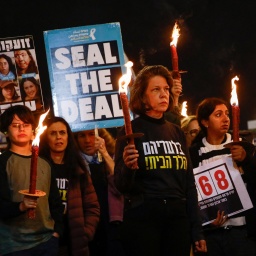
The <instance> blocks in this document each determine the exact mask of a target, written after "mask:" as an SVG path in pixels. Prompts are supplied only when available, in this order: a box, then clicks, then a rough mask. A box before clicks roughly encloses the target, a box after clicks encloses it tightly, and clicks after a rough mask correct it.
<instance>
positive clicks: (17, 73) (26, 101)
mask: <svg viewBox="0 0 256 256" xmlns="http://www.w3.org/2000/svg"><path fill="white" fill-rule="evenodd" d="M13 105H25V106H27V107H29V108H30V109H31V110H32V111H33V112H34V113H41V112H44V103H43V97H42V88H41V83H40V77H39V72H38V66H37V59H36V52H35V47H34V40H33V37H32V36H30V35H28V36H18V37H9V38H2V39H0V110H1V113H3V112H4V111H5V109H7V108H9V107H10V106H13Z"/></svg>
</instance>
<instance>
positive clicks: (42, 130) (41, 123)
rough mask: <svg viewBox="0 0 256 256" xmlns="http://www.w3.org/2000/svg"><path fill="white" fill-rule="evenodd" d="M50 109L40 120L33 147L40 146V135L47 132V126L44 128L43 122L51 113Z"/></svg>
mask: <svg viewBox="0 0 256 256" xmlns="http://www.w3.org/2000/svg"><path fill="white" fill-rule="evenodd" d="M49 111H50V109H48V110H47V112H45V113H44V114H42V115H41V116H40V118H39V122H38V126H37V127H36V130H35V138H34V140H33V141H32V146H39V141H40V135H41V134H42V133H43V132H44V131H45V129H46V128H47V126H43V121H44V119H45V117H46V116H47V114H48V113H49Z"/></svg>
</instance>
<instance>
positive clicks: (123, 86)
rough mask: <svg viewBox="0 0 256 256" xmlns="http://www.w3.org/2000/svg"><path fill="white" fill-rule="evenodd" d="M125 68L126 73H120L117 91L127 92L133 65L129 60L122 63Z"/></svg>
mask: <svg viewBox="0 0 256 256" xmlns="http://www.w3.org/2000/svg"><path fill="white" fill-rule="evenodd" d="M124 65H125V67H126V68H127V72H126V74H124V75H122V76H121V78H120V79H119V82H118V83H119V93H121V92H125V93H126V94H127V87H128V85H129V83H130V82H131V79H132V70H131V67H132V66H133V63H132V62H131V61H128V62H127V63H125V64H124Z"/></svg>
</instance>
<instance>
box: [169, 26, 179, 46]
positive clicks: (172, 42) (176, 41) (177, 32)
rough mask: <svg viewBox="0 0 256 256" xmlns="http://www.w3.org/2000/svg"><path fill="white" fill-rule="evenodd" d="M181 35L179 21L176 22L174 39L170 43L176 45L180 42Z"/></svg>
mask: <svg viewBox="0 0 256 256" xmlns="http://www.w3.org/2000/svg"><path fill="white" fill-rule="evenodd" d="M179 36H180V29H179V26H178V24H177V22H175V24H174V27H173V30H172V41H171V43H170V45H174V46H175V47H176V46H177V43H178V38H179Z"/></svg>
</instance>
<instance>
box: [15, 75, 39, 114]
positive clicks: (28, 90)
mask: <svg viewBox="0 0 256 256" xmlns="http://www.w3.org/2000/svg"><path fill="white" fill-rule="evenodd" d="M20 92H21V97H22V99H23V100H25V101H35V102H36V109H37V110H39V109H42V107H43V103H42V99H41V92H40V84H39V82H38V81H37V80H36V79H35V78H34V77H26V78H22V79H21V82H20Z"/></svg>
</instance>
